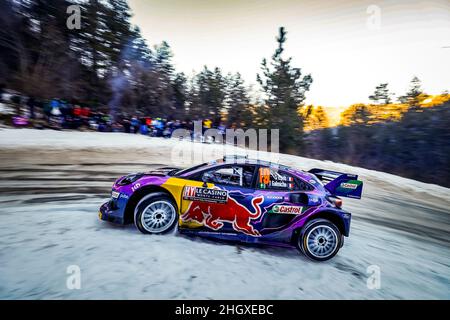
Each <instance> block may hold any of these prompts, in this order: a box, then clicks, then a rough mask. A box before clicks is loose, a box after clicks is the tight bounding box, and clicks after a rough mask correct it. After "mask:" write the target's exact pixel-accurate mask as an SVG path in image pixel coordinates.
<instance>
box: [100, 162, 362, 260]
mask: <svg viewBox="0 0 450 320" xmlns="http://www.w3.org/2000/svg"><path fill="white" fill-rule="evenodd" d="M357 178H358V177H357V176H356V175H352V174H345V173H340V172H335V171H328V170H322V169H312V170H310V171H308V172H305V171H301V170H296V169H293V168H290V167H287V166H283V165H279V164H275V163H271V162H267V161H262V160H250V159H247V158H244V157H236V156H232V157H224V158H223V159H221V160H217V161H212V162H209V163H203V164H200V165H197V166H194V167H192V168H188V169H182V170H181V169H177V168H161V169H157V170H154V171H150V172H146V173H134V174H130V175H127V176H123V177H121V178H119V179H118V180H117V181H116V182H115V183H114V185H113V187H112V194H111V200H109V201H108V202H106V203H104V204H103V205H102V206H101V207H100V212H99V216H100V219H102V220H105V221H110V222H115V223H120V224H126V223H133V222H134V224H135V225H136V227H137V228H138V229H139V230H140V231H141V232H143V233H149V234H158V233H164V232H168V231H169V230H171V229H173V228H174V227H175V226H176V225H177V224H178V230H179V231H180V232H182V233H187V234H197V235H203V236H207V237H209V238H216V239H221V240H234V241H240V242H250V243H260V244H270V245H278V246H285V247H296V248H298V249H299V250H300V251H302V252H303V253H304V254H305V255H306V256H308V257H309V258H311V259H313V260H319V261H324V260H328V259H330V258H332V257H333V256H334V255H336V253H337V252H338V251H339V249H340V248H341V247H342V245H343V244H344V236H347V237H348V235H349V230H350V220H351V214H350V213H348V212H346V211H344V210H342V209H341V205H342V200H341V199H340V198H339V197H340V196H345V197H350V198H357V199H359V198H361V193H362V186H363V183H362V181H360V180H357Z"/></svg>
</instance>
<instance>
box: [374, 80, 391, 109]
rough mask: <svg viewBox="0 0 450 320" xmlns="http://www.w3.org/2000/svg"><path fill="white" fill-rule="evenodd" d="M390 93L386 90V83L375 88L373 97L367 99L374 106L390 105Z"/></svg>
mask: <svg viewBox="0 0 450 320" xmlns="http://www.w3.org/2000/svg"><path fill="white" fill-rule="evenodd" d="M391 96H392V93H391V92H390V91H389V89H388V84H387V83H381V84H379V85H378V86H376V88H375V92H374V93H373V95H371V96H369V99H370V100H372V101H373V102H374V103H375V104H379V105H381V104H390V103H391V102H392V99H391Z"/></svg>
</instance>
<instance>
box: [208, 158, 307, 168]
mask: <svg viewBox="0 0 450 320" xmlns="http://www.w3.org/2000/svg"><path fill="white" fill-rule="evenodd" d="M213 163H217V164H248V165H260V166H267V167H277V168H278V169H281V170H289V171H296V172H302V170H298V169H294V168H291V167H288V166H286V165H283V164H279V163H275V162H270V161H267V160H261V159H249V158H247V157H246V156H225V157H223V159H218V160H216V161H213Z"/></svg>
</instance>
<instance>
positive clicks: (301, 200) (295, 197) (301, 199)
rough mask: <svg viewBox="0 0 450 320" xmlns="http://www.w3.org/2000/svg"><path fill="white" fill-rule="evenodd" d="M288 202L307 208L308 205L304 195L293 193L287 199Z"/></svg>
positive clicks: (306, 197) (306, 196) (307, 199)
mask: <svg viewBox="0 0 450 320" xmlns="http://www.w3.org/2000/svg"><path fill="white" fill-rule="evenodd" d="M289 202H291V203H294V204H300V205H302V206H307V205H308V204H309V197H308V195H307V194H306V193H293V194H291V195H290V197H289Z"/></svg>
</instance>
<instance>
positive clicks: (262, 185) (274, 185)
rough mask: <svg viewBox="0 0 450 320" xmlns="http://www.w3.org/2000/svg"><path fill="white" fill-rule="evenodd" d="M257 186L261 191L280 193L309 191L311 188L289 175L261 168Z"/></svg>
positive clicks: (280, 171)
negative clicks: (276, 191) (278, 191)
mask: <svg viewBox="0 0 450 320" xmlns="http://www.w3.org/2000/svg"><path fill="white" fill-rule="evenodd" d="M257 185H258V188H259V189H268V190H280V191H294V190H295V191H299V190H302V191H309V190H311V186H309V185H308V184H307V183H306V182H303V181H301V180H299V179H297V178H295V177H293V176H292V175H290V174H289V173H287V172H285V171H282V170H276V169H274V168H269V167H260V168H259V170H258V180H257Z"/></svg>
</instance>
